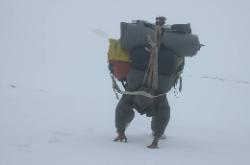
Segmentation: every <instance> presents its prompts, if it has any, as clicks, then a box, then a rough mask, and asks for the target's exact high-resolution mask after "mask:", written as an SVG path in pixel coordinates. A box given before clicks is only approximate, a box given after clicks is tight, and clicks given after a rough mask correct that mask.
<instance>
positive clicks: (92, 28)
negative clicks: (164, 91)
mask: <svg viewBox="0 0 250 165" xmlns="http://www.w3.org/2000/svg"><path fill="white" fill-rule="evenodd" d="M249 6H250V2H249V1H247V0H239V1H226V0H216V1H213V0H211V1H202V0H190V1H180V0H177V1H168V0H165V1H162V0H154V1H148V2H147V1H132V0H127V1H117V0H116V1H115V0H106V1H97V0H92V1H87V0H83V1H80V0H71V1H69V0H63V1H58V0H22V1H18V0H0V165H82V164H84V165H100V164H104V165H128V164H130V165H133V164H136V165H140V164H143V165H153V164H154V165H164V164H169V165H180V164H186V165H189V164H190V165H206V164H207V165H222V164H226V165H235V164H239V165H248V164H249V163H250V157H249V155H250V129H249V127H250V102H249V96H250V94H249V92H250V65H249V61H250V57H249V43H250V32H249V29H250V22H249V17H250V11H249V9H248V8H249ZM159 15H164V16H166V17H167V19H168V20H167V22H168V23H169V24H174V23H188V22H190V23H191V26H192V29H193V33H195V34H198V35H199V37H200V41H201V42H202V43H204V44H205V45H206V47H204V48H202V50H201V51H200V52H199V53H198V55H197V56H196V57H193V58H188V59H187V62H186V66H185V71H184V74H183V91H182V93H181V94H179V95H178V97H176V96H175V95H174V91H173V90H172V91H171V92H169V94H168V99H169V104H170V106H171V119H170V123H169V125H168V127H167V129H166V132H165V133H166V135H167V139H166V140H162V141H160V144H159V145H160V148H159V149H155V150H152V149H148V148H146V146H147V145H148V144H150V143H151V141H152V137H151V130H150V118H147V117H146V116H141V115H139V114H136V117H135V119H134V120H133V122H132V123H131V124H130V126H129V127H128V129H127V132H126V133H127V137H128V143H116V142H113V139H114V137H115V136H116V132H115V127H114V109H115V106H116V104H117V102H118V101H117V100H116V99H115V95H114V93H113V91H112V88H111V80H110V78H109V72H108V69H107V59H106V58H107V57H106V53H107V47H108V41H107V38H106V34H105V33H107V35H108V36H109V37H113V38H119V23H120V22H121V21H131V20H135V19H144V20H148V21H151V22H153V21H154V18H155V17H156V16H159ZM102 31H104V32H105V33H102Z"/></svg>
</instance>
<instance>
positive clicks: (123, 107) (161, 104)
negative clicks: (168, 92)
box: [115, 95, 170, 137]
mask: <svg viewBox="0 0 250 165" xmlns="http://www.w3.org/2000/svg"><path fill="white" fill-rule="evenodd" d="M133 97H134V96H131V95H123V96H122V98H121V99H120V101H119V103H118V104H117V107H116V111H115V125H116V129H117V132H118V133H123V132H125V129H126V126H127V125H128V124H129V123H130V122H131V121H132V120H133V118H134V115H135V112H134V111H133V108H135V107H134V100H133ZM153 107H154V111H155V112H154V115H153V116H152V121H151V129H152V131H153V133H154V136H158V137H160V136H161V135H162V134H163V133H164V131H165V128H166V126H167V124H168V122H169V118H170V107H169V105H168V101H167V98H166V97H165V96H164V97H161V99H160V100H156V101H155V102H154V106H153Z"/></svg>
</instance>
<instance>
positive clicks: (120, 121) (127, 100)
mask: <svg viewBox="0 0 250 165" xmlns="http://www.w3.org/2000/svg"><path fill="white" fill-rule="evenodd" d="M131 97H132V96H131V95H123V96H122V98H121V99H120V101H119V103H118V104H117V107H116V110H115V126H116V131H117V133H118V136H117V138H115V141H123V140H125V142H126V141H127V138H126V136H125V129H126V127H127V125H128V124H129V123H130V122H131V121H132V120H133V118H134V115H135V114H134V111H133V107H132V104H131V100H132V98H131Z"/></svg>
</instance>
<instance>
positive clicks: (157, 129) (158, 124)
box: [149, 97, 170, 148]
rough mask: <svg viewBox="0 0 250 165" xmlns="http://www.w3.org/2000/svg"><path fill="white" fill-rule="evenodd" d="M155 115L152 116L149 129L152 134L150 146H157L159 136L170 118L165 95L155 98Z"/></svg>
mask: <svg viewBox="0 0 250 165" xmlns="http://www.w3.org/2000/svg"><path fill="white" fill-rule="evenodd" d="M155 108H156V109H155V115H154V116H153V117H152V121H151V129H152V131H153V134H154V141H153V143H152V145H150V146H149V147H150V148H157V147H158V141H159V138H160V137H161V136H162V135H163V134H164V131H165V129H166V126H167V125H168V122H169V119H170V107H169V105H168V101H167V98H166V97H163V98H160V99H159V101H158V100H157V103H156V106H155Z"/></svg>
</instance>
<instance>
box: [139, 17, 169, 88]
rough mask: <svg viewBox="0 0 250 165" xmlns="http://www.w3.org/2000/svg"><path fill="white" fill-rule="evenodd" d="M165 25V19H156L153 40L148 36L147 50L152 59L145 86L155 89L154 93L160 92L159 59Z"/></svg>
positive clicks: (146, 74)
mask: <svg viewBox="0 0 250 165" xmlns="http://www.w3.org/2000/svg"><path fill="white" fill-rule="evenodd" d="M164 23H165V18H164V17H157V18H156V26H155V33H154V36H153V38H152V37H151V36H150V35H148V36H147V43H148V45H149V46H148V47H146V50H147V51H149V52H150V59H149V64H148V68H147V70H146V73H145V75H144V80H143V85H146V86H147V87H149V88H151V89H153V91H154V90H155V91H156V90H158V58H159V48H160V45H161V36H162V27H161V26H162V25H163V24H164Z"/></svg>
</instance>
